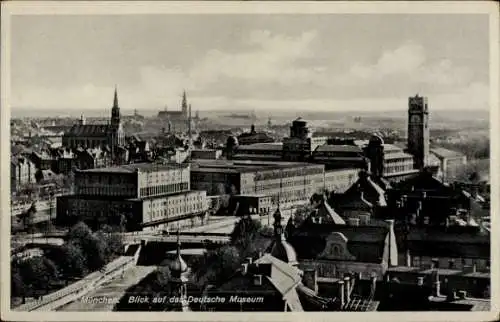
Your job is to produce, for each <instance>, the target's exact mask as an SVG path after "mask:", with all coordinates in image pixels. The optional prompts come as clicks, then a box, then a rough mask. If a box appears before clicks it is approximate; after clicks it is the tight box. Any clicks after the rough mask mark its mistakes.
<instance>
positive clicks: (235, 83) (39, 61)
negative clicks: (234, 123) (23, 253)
mask: <svg viewBox="0 0 500 322" xmlns="http://www.w3.org/2000/svg"><path fill="white" fill-rule="evenodd" d="M488 35H489V32H488V16H486V15H462V14H460V15H459V14H455V15H443V14H441V15H439V14H413V15H403V14H392V15H382V14H314V15H313V14H310V15H290V14H288V15H280V14H269V15H263V14H259V15H258V14H254V15H222V14H219V15H195V14H170V15H168V14H159V15H86V16H85V15H80V16H75V15H73V16H61V15H57V16H55V15H52V16H47V15H46V16H42V15H39V16H28V15H26V16H13V17H12V25H11V89H12V92H11V96H10V97H11V106H12V109H13V110H15V108H16V107H18V108H30V109H33V110H35V109H36V110H37V111H43V110H44V109H64V110H71V111H73V110H102V109H109V108H110V107H111V104H112V100H113V91H114V87H115V84H116V85H117V87H118V94H119V101H120V106H121V107H122V108H123V109H127V110H133V109H137V110H138V111H141V110H156V109H158V110H159V109H164V108H165V106H168V109H170V110H177V109H180V101H181V95H182V91H183V90H184V89H185V90H186V91H187V93H188V99H189V102H190V103H192V106H193V110H200V111H209V110H228V111H229V110H231V111H237V110H238V109H254V110H255V111H289V110H306V109H315V110H339V111H349V110H353V111H354V110H356V111H357V110H374V111H375V110H380V111H385V110H405V109H407V101H408V96H411V95H415V94H417V93H419V94H420V95H425V96H427V97H428V98H429V105H430V107H431V108H433V109H436V110H437V109H439V110H450V111H452V110H455V109H469V110H470V109H483V110H486V109H488V108H489V106H488V101H489V36H488ZM13 112H14V111H13Z"/></svg>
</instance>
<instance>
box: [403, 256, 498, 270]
mask: <svg viewBox="0 0 500 322" xmlns="http://www.w3.org/2000/svg"><path fill="white" fill-rule="evenodd" d="M432 260H433V258H432V257H429V256H412V258H411V266H413V267H428V266H429V265H430V264H432ZM438 260H439V268H454V269H463V268H464V266H472V265H476V269H478V270H489V269H490V260H486V259H474V258H444V257H440V258H439V259H438ZM450 261H451V263H450ZM450 265H452V267H450Z"/></svg>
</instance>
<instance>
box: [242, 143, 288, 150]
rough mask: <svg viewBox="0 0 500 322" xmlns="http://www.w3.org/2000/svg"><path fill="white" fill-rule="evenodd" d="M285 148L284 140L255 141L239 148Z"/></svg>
mask: <svg viewBox="0 0 500 322" xmlns="http://www.w3.org/2000/svg"><path fill="white" fill-rule="evenodd" d="M282 148H283V143H282V142H269V143H254V144H249V145H241V146H239V147H238V150H241V151H244V150H273V151H274V150H276V151H281V150H282Z"/></svg>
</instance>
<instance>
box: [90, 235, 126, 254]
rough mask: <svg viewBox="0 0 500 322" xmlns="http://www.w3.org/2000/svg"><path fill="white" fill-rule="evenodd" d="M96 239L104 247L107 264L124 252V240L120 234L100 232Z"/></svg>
mask: <svg viewBox="0 0 500 322" xmlns="http://www.w3.org/2000/svg"><path fill="white" fill-rule="evenodd" d="M95 237H96V238H97V239H98V240H99V242H100V243H102V244H103V246H104V257H105V260H106V262H108V261H111V260H112V259H114V258H115V257H116V256H119V255H122V254H123V251H124V248H125V246H124V244H123V238H122V236H121V235H120V234H116V233H112V232H104V231H102V230H101V231H98V232H97V233H96V234H95Z"/></svg>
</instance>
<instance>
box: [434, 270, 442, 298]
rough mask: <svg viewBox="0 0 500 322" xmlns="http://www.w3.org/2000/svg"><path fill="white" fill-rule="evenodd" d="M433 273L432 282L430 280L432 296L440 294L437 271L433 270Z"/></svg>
mask: <svg viewBox="0 0 500 322" xmlns="http://www.w3.org/2000/svg"><path fill="white" fill-rule="evenodd" d="M432 275H433V282H432V286H433V287H432V295H433V296H440V295H441V282H440V281H439V273H438V271H437V270H436V271H434V273H433V274H432Z"/></svg>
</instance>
